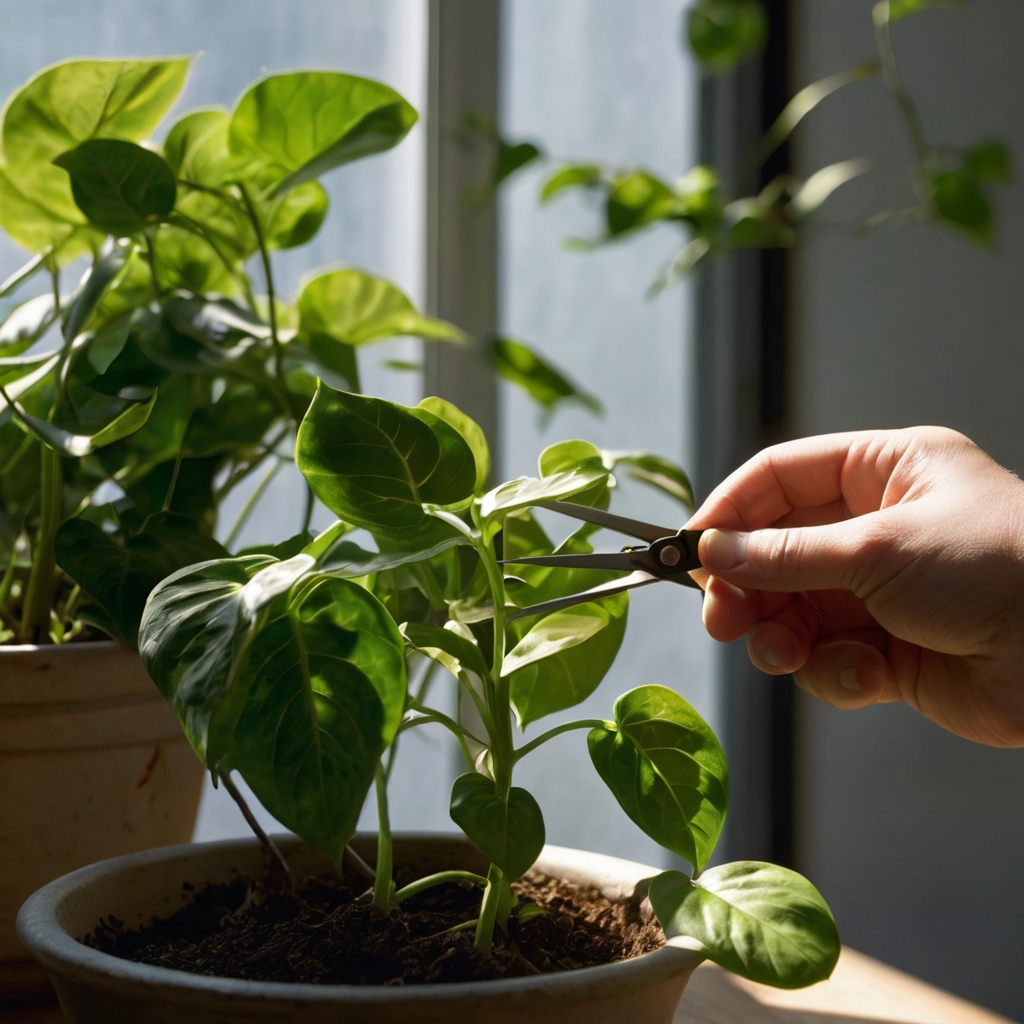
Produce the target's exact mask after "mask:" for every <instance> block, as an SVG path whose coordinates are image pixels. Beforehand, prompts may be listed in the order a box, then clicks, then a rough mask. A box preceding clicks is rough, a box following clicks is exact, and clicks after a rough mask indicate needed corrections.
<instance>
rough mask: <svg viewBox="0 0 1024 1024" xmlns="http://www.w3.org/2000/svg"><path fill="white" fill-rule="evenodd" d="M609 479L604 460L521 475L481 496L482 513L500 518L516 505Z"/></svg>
mask: <svg viewBox="0 0 1024 1024" xmlns="http://www.w3.org/2000/svg"><path fill="white" fill-rule="evenodd" d="M607 479H608V470H607V469H605V468H604V466H602V465H600V464H596V465H592V464H586V465H583V466H578V467H576V468H574V469H572V470H569V471H568V472H563V473H552V474H551V475H550V476H545V477H542V478H541V479H539V480H538V479H536V478H535V477H529V476H520V477H517V478H516V479H515V480H509V481H508V482H507V483H504V484H502V485H501V486H500V487H495V488H494V490H493V491H488V492H487V493H486V494H485V495H484V496H483V497H482V498H481V499H480V515H481V516H482V518H483V519H485V520H492V521H496V520H498V519H501V518H504V517H505V516H506V515H508V514H509V512H514V511H515V510H516V509H520V508H528V507H529V506H531V505H540V504H542V503H543V502H545V501H561V500H562V499H564V498H571V497H572V496H573V495H576V494H579V493H580V492H581V491H585V490H587V489H588V488H590V487H593V486H594V485H595V484H599V483H602V482H604V481H605V480H607Z"/></svg>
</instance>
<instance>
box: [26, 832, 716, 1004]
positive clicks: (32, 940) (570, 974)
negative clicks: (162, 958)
mask: <svg viewBox="0 0 1024 1024" xmlns="http://www.w3.org/2000/svg"><path fill="white" fill-rule="evenodd" d="M289 838H291V837H289ZM399 838H401V839H404V840H407V841H410V840H425V841H430V840H431V839H444V840H445V841H451V840H452V839H453V838H454V834H452V833H440V832H435V833H430V832H404V833H395V839H399ZM255 845H258V841H257V840H256V839H255V837H253V838H248V837H247V838H242V839H227V840H220V841H217V842H211V843H182V844H180V845H177V846H165V847H162V848H160V849H157V850H147V851H144V852H142V853H136V854H128V855H125V856H122V857H113V858H110V859H109V860H103V861H99V862H97V863H95V864H90V865H88V866H87V867H84V868H79V869H78V870H77V871H72V872H70V873H68V874H66V875H63V876H62V877H60V878H58V879H56V880H55V881H53V882H50V883H49V884H47V885H45V886H43V888H41V889H39V890H38V891H37V892H35V893H34V894H33V895H32V896H30V897H29V898H28V900H27V901H26V902H25V904H24V905H23V906H22V908H21V911H20V913H19V914H18V922H17V926H18V938H19V939H20V940H21V942H22V945H24V947H25V948H26V949H27V950H28V951H29V952H30V953H31V954H32V955H33V956H34V957H35V959H36V960H37V961H39V962H40V963H41V964H42V965H43V966H44V967H45V968H46V969H47V970H48V971H52V972H53V973H55V974H57V975H58V976H59V977H61V978H62V979H68V980H73V981H75V982H80V983H85V984H94V983H95V981H96V978H97V976H98V975H100V976H103V977H104V978H106V979H108V980H109V981H111V982H114V983H116V984H117V985H118V986H119V987H121V988H122V989H123V987H124V986H128V987H130V988H132V989H134V990H136V991H139V992H146V993H148V994H149V995H150V996H152V994H153V993H154V991H157V990H164V991H173V992H174V998H175V1000H176V1001H177V1002H178V1003H181V1002H193V1001H195V1002H199V1001H203V1002H204V1003H208V1001H209V1000H210V998H211V997H213V998H217V999H223V1000H225V1001H230V1002H232V1003H234V1004H235V1005H238V1004H239V1002H240V1001H246V1000H249V1001H253V1002H256V1003H259V1004H266V1003H267V1002H268V1001H275V1000H288V1001H291V1002H293V1003H296V1004H298V1003H301V1004H305V1005H309V1004H314V1003H317V1004H339V1003H357V1002H358V1003H362V1004H369V1003H374V1004H383V1005H393V1004H394V1003H396V1002H409V1001H422V1002H445V1001H451V1000H453V999H458V998H462V997H465V998H467V999H478V998H480V997H485V996H491V997H494V996H506V997H514V996H515V995H517V994H523V995H525V994H527V993H532V992H536V991H537V990H538V989H539V988H541V989H543V990H544V991H545V992H547V993H548V994H549V995H551V996H553V997H557V998H559V999H571V998H573V997H575V996H577V995H578V994H579V993H580V991H581V990H585V994H586V995H587V996H588V997H589V998H594V997H595V996H600V995H601V993H602V990H604V989H608V990H609V991H612V990H615V991H619V990H621V988H622V987H623V985H625V984H629V979H630V977H631V976H634V975H635V976H636V982H637V983H640V982H642V981H646V982H651V981H654V980H655V979H661V978H664V977H667V976H669V975H679V974H686V973H689V971H691V970H692V969H693V968H694V967H696V966H697V964H699V963H700V962H701V961H702V960H703V959H704V957H702V956H701V955H700V954H699V953H696V952H695V951H693V950H689V949H684V948H682V947H680V946H675V945H666V946H663V947H662V948H661V949H656V950H653V951H652V952H650V953H643V954H641V955H640V956H636V957H632V958H630V959H629V960H619V961H616V962H615V963H611V964H601V965H598V966H595V967H581V968H577V969H576V970H572V971H563V972H559V973H552V974H541V975H529V976H527V977H520V978H501V979H492V980H487V981H464V982H451V983H447V984H438V985H409V986H401V985H395V986H376V985H317V984H310V983H297V982H296V983H292V982H278V981H248V980H245V979H241V978H221V977H213V976H209V975H203V974H193V973H191V972H189V971H181V970H177V969H175V968H170V967H156V966H153V965H151V964H140V963H136V962H135V961H132V960H124V959H122V958H121V957H117V956H114V955H113V954H111V953H104V952H101V951H100V950H98V949H94V948H92V947H90V946H86V945H84V944H83V943H81V942H79V941H78V940H77V939H75V938H74V937H73V936H72V935H71V934H70V933H69V932H68V931H66V930H65V928H64V927H63V926H62V925H61V923H60V915H61V910H62V907H63V906H64V904H65V903H66V902H67V901H69V900H73V899H74V897H75V894H76V893H77V892H78V891H80V890H81V889H82V888H84V887H87V886H89V885H90V884H92V883H96V882H99V881H101V880H103V879H106V878H109V877H111V876H116V875H117V874H118V873H119V872H120V871H121V870H124V869H127V868H139V867H145V866H146V865H149V864H158V863H161V862H164V861H170V860H174V859H176V858H177V857H180V856H182V855H184V854H187V853H190V852H191V853H195V852H196V851H202V852H203V853H204V854H206V855H207V856H216V855H217V854H220V853H230V852H231V851H233V850H251V848H252V847H253V846H255ZM545 856H552V857H555V858H558V859H565V858H575V857H582V856H586V857H588V858H593V859H595V860H597V861H598V865H599V866H600V867H602V868H603V869H605V871H609V869H611V870H614V869H619V871H620V872H621V871H622V870H623V869H625V868H627V866H628V868H632V869H634V871H636V870H637V869H639V871H640V873H641V877H642V876H645V875H647V874H648V873H649V874H651V875H654V874H658V870H657V869H656V868H650V867H648V866H646V865H640V864H637V863H636V862H635V861H626V860H623V859H622V858H619V857H610V856H607V855H605V854H594V853H586V851H580V850H573V849H571V848H569V847H561V846H545V847H544V851H543V852H542V854H541V859H542V860H543V859H544V858H545Z"/></svg>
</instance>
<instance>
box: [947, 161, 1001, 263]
mask: <svg viewBox="0 0 1024 1024" xmlns="http://www.w3.org/2000/svg"><path fill="white" fill-rule="evenodd" d="M932 189H933V195H932V197H933V202H934V203H935V210H936V212H937V213H938V215H939V218H940V219H941V220H944V221H945V222H946V223H947V224H949V225H950V226H951V227H954V228H956V229H957V230H958V231H962V232H963V233H964V234H965V235H967V237H968V238H970V239H971V241H973V242H975V243H977V244H978V245H982V246H986V247H987V246H990V245H991V244H992V231H993V228H994V227H995V217H994V215H993V213H992V206H991V204H990V203H989V201H988V199H987V198H986V197H985V194H984V192H983V191H982V187H981V183H980V182H979V180H978V179H977V178H976V177H975V176H974V175H973V174H969V173H967V172H965V171H963V170H959V171H942V172H940V173H939V174H936V175H935V176H934V177H933V178H932Z"/></svg>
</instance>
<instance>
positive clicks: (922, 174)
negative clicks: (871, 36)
mask: <svg viewBox="0 0 1024 1024" xmlns="http://www.w3.org/2000/svg"><path fill="white" fill-rule="evenodd" d="M872 20H873V21H874V25H875V43H876V45H877V47H878V57H879V60H880V62H881V65H882V78H883V80H884V82H885V86H886V88H887V89H888V90H889V93H890V94H891V95H892V97H893V99H895V100H896V104H897V106H898V107H899V108H900V113H901V114H902V115H903V120H904V122H905V123H906V126H907V131H908V133H909V135H910V141H911V144H912V145H913V147H914V156H915V160H916V163H915V167H914V174H913V178H914V190H915V192H917V194H918V198H920V199H921V200H927V199H928V197H929V178H928V158H929V147H928V143H927V141H926V139H925V135H924V128H923V127H922V125H921V116H920V114H919V113H918V110H917V106H916V105H915V103H914V101H913V99H912V98H911V96H910V93H908V92H907V90H906V88H905V87H904V85H903V81H902V79H901V78H900V73H899V66H898V65H897V63H896V50H895V49H894V47H893V45H892V29H891V25H890V22H889V0H880V2H879V3H877V4H875V7H874V9H873V11H872Z"/></svg>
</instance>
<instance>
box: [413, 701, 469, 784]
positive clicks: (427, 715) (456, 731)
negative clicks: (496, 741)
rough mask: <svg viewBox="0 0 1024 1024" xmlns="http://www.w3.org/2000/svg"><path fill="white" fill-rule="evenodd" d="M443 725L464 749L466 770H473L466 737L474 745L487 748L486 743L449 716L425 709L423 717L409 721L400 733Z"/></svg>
mask: <svg viewBox="0 0 1024 1024" xmlns="http://www.w3.org/2000/svg"><path fill="white" fill-rule="evenodd" d="M431 723H433V724H435V725H443V726H444V727H445V728H446V729H447V730H448V731H449V732H450V733H451V734H452V735H453V736H454V737H455V738H456V739H457V740H458V741H459V747H460V748H461V749H462V756H463V758H465V761H466V770H467V771H472V770H473V754H472V753H471V752H470V749H469V746H468V745H467V743H466V737H467V736H468V737H469V738H470V739H471V740H473V742H474V743H479V744H480V746H482V747H485V746H487V744H486V743H484V742H483V741H481V740H479V739H477V737H476V736H474V735H473V734H472V733H471V732H467V731H466V730H465V729H463V728H462V727H461V726H460V725H459V724H458V723H456V722H454V721H452V719H450V718H449V717H448V716H447V715H445V714H442V713H441V712H440V711H434V710H433V709H432V708H425V709H424V710H423V714H422V717H420V718H412V719H408V720H407V721H405V722H402V724H401V725H400V726H399V727H398V733H399V735H401V734H402V733H403V732H408V731H409V730H410V729H415V728H416V727H417V726H420V725H430V724H431Z"/></svg>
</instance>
